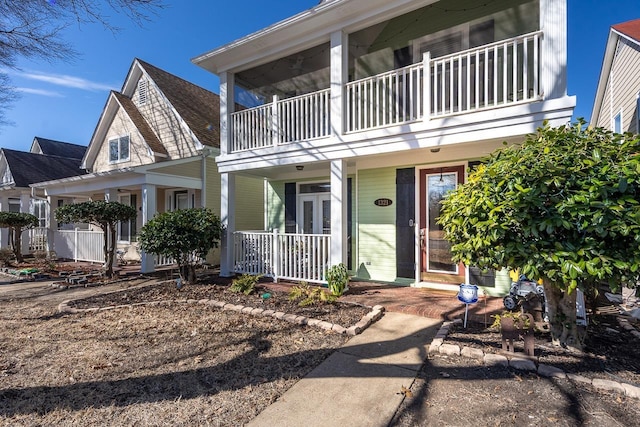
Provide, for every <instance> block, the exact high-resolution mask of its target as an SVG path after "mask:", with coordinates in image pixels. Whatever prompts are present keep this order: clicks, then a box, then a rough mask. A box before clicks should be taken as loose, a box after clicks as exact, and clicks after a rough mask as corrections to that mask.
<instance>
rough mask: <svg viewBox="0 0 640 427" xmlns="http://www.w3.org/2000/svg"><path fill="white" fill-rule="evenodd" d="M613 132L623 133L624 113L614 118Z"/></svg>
mask: <svg viewBox="0 0 640 427" xmlns="http://www.w3.org/2000/svg"><path fill="white" fill-rule="evenodd" d="M612 127H613V131H614V132H615V133H622V111H621V112H619V113H618V114H616V115H615V117H614V118H613V126H612Z"/></svg>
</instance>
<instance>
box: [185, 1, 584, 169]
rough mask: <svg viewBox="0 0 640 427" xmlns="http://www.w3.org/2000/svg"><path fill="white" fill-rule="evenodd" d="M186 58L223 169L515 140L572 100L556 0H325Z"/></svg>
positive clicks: (560, 117)
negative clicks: (194, 71) (200, 82)
mask: <svg viewBox="0 0 640 427" xmlns="http://www.w3.org/2000/svg"><path fill="white" fill-rule="evenodd" d="M194 62H196V63H197V64H198V65H200V66H202V67H204V68H206V69H208V70H210V71H212V72H214V73H216V74H218V75H219V76H220V82H221V86H220V93H221V134H222V135H221V137H222V141H221V155H220V156H219V157H218V158H217V162H218V166H219V169H220V171H221V172H224V171H234V170H241V169H257V168H269V167H272V166H283V165H288V164H293V163H304V162H306V163H312V162H316V161H318V160H330V159H345V158H349V157H356V156H363V155H368V154H382V153H391V152H399V151H403V150H405V151H406V150H411V149H413V148H430V147H434V146H436V145H446V144H458V143H475V144H482V142H483V141H486V140H492V143H498V142H497V141H498V140H499V139H500V141H504V140H505V139H512V140H514V141H515V140H518V139H519V138H521V137H522V136H523V135H526V134H527V133H530V132H533V131H535V128H536V127H537V126H540V125H541V124H542V122H543V120H550V121H551V123H552V124H560V123H563V122H565V121H567V120H569V119H570V117H571V115H572V112H573V106H574V105H575V100H574V99H573V98H571V97H568V96H567V94H566V87H567V85H566V0H511V1H502V0H500V1H492V2H487V3H483V4H478V3H477V2H474V1H473V0H440V1H434V0H349V1H346V0H327V1H323V2H321V3H320V4H318V5H317V6H315V7H314V8H312V9H311V10H309V11H306V12H303V13H301V14H299V15H296V16H294V17H292V18H290V19H288V20H285V21H282V22H280V23H277V24H274V25H273V26H271V27H267V28H265V29H263V30H260V31H258V32H257V33H254V34H251V35H249V36H247V37H244V38H242V39H239V40H236V41H234V42H232V43H230V44H228V45H225V46H222V47H220V48H218V49H216V50H213V51H211V52H209V53H206V54H203V55H201V56H200V57H198V58H196V59H194Z"/></svg>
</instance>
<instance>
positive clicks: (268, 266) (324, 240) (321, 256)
mask: <svg viewBox="0 0 640 427" xmlns="http://www.w3.org/2000/svg"><path fill="white" fill-rule="evenodd" d="M330 243H331V236H329V235H326V234H281V233H279V232H278V230H275V231H274V232H273V233H269V232H267V231H236V232H235V233H234V239H233V245H234V246H233V247H234V262H233V266H234V267H233V268H234V272H236V273H248V274H256V275H257V274H262V275H264V276H268V277H273V278H274V279H276V280H277V279H288V280H300V281H306V282H311V283H326V279H325V273H326V271H327V268H329V265H328V264H329V248H330Z"/></svg>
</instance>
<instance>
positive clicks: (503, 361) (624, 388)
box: [429, 319, 640, 399]
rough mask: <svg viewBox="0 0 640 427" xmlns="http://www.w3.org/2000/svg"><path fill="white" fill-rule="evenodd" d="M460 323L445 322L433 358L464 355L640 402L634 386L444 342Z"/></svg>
mask: <svg viewBox="0 0 640 427" xmlns="http://www.w3.org/2000/svg"><path fill="white" fill-rule="evenodd" d="M460 323H462V319H456V320H453V321H445V322H443V323H442V326H441V327H440V329H439V330H438V333H437V334H436V337H435V338H434V339H433V341H431V345H430V346H429V354H430V355H433V354H442V355H446V356H462V357H467V358H470V359H476V360H482V362H483V364H484V365H488V366H504V367H512V368H514V369H518V370H521V371H530V372H531V371H532V372H536V373H537V374H538V375H540V376H543V377H546V378H562V379H564V378H567V379H570V380H572V381H575V382H579V383H582V384H588V385H591V386H593V387H594V388H596V389H598V390H602V391H615V392H618V393H621V394H624V395H625V396H628V397H632V398H635V399H640V387H636V386H634V385H631V384H627V383H621V382H618V381H612V380H604V379H600V378H594V379H593V380H592V379H591V378H587V377H584V376H582V375H578V374H572V373H566V372H565V371H564V370H562V369H560V368H557V367H555V366H551V365H545V364H543V363H538V364H537V365H536V362H535V361H534V360H532V359H531V358H529V357H526V356H524V355H523V356H521V357H520V356H517V355H515V356H514V357H512V358H508V357H506V356H503V355H501V354H495V353H485V352H484V351H482V350H481V349H479V348H473V347H462V348H460V346H458V345H456V344H446V343H445V342H444V340H445V338H446V337H447V335H448V334H449V329H450V328H451V325H453V324H460ZM621 326H622V325H621ZM629 326H631V325H629ZM634 336H635V334H634Z"/></svg>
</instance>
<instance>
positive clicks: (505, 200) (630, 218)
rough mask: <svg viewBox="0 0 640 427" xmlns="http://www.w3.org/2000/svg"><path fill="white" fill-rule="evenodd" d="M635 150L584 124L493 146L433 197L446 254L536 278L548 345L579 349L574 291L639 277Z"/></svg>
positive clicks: (638, 161) (639, 169)
mask: <svg viewBox="0 0 640 427" xmlns="http://www.w3.org/2000/svg"><path fill="white" fill-rule="evenodd" d="M639 152H640V140H639V139H638V138H637V136H632V135H631V134H625V135H619V134H613V133H611V132H609V131H607V130H604V129H601V128H595V129H594V128H585V126H584V121H579V122H578V123H576V124H573V125H566V126H562V127H559V128H551V127H549V126H548V125H546V124H545V126H544V127H542V128H540V129H538V131H537V133H536V134H533V135H530V136H529V137H528V138H527V139H526V141H525V142H524V143H523V144H522V145H519V146H511V147H507V148H503V149H501V150H498V151H497V152H495V153H494V154H492V155H491V156H490V158H489V159H488V160H487V162H486V163H485V164H481V165H479V166H478V168H477V169H476V170H475V171H474V172H472V173H471V174H470V175H469V178H468V182H467V183H466V184H464V185H461V186H460V187H458V188H457V189H456V190H454V191H453V192H451V193H450V194H449V195H448V196H447V197H446V199H445V200H444V201H443V203H442V215H441V216H440V219H439V222H440V223H441V224H442V225H443V227H444V230H445V233H446V238H447V239H448V240H449V241H450V242H451V243H452V248H451V249H452V253H453V259H454V260H455V261H462V262H464V263H466V264H467V265H477V266H479V267H482V268H501V267H504V268H509V269H520V272H521V273H522V274H525V275H526V276H527V277H529V278H531V279H542V281H543V286H544V290H545V293H546V296H547V307H548V310H549V318H550V326H551V334H552V339H553V341H554V343H555V344H560V345H563V346H572V347H575V348H582V345H583V340H584V333H583V332H582V331H578V328H577V327H576V298H575V292H574V291H575V290H576V289H578V288H580V289H582V290H584V291H590V290H592V288H593V287H594V286H596V285H598V284H599V283H608V284H609V286H610V288H611V289H612V290H617V289H618V288H619V287H620V286H621V284H627V285H630V284H633V285H631V286H635V283H636V281H637V280H638V275H639V267H640V250H638V248H639V244H640V204H639V203H640V157H639V156H638V153H639Z"/></svg>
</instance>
